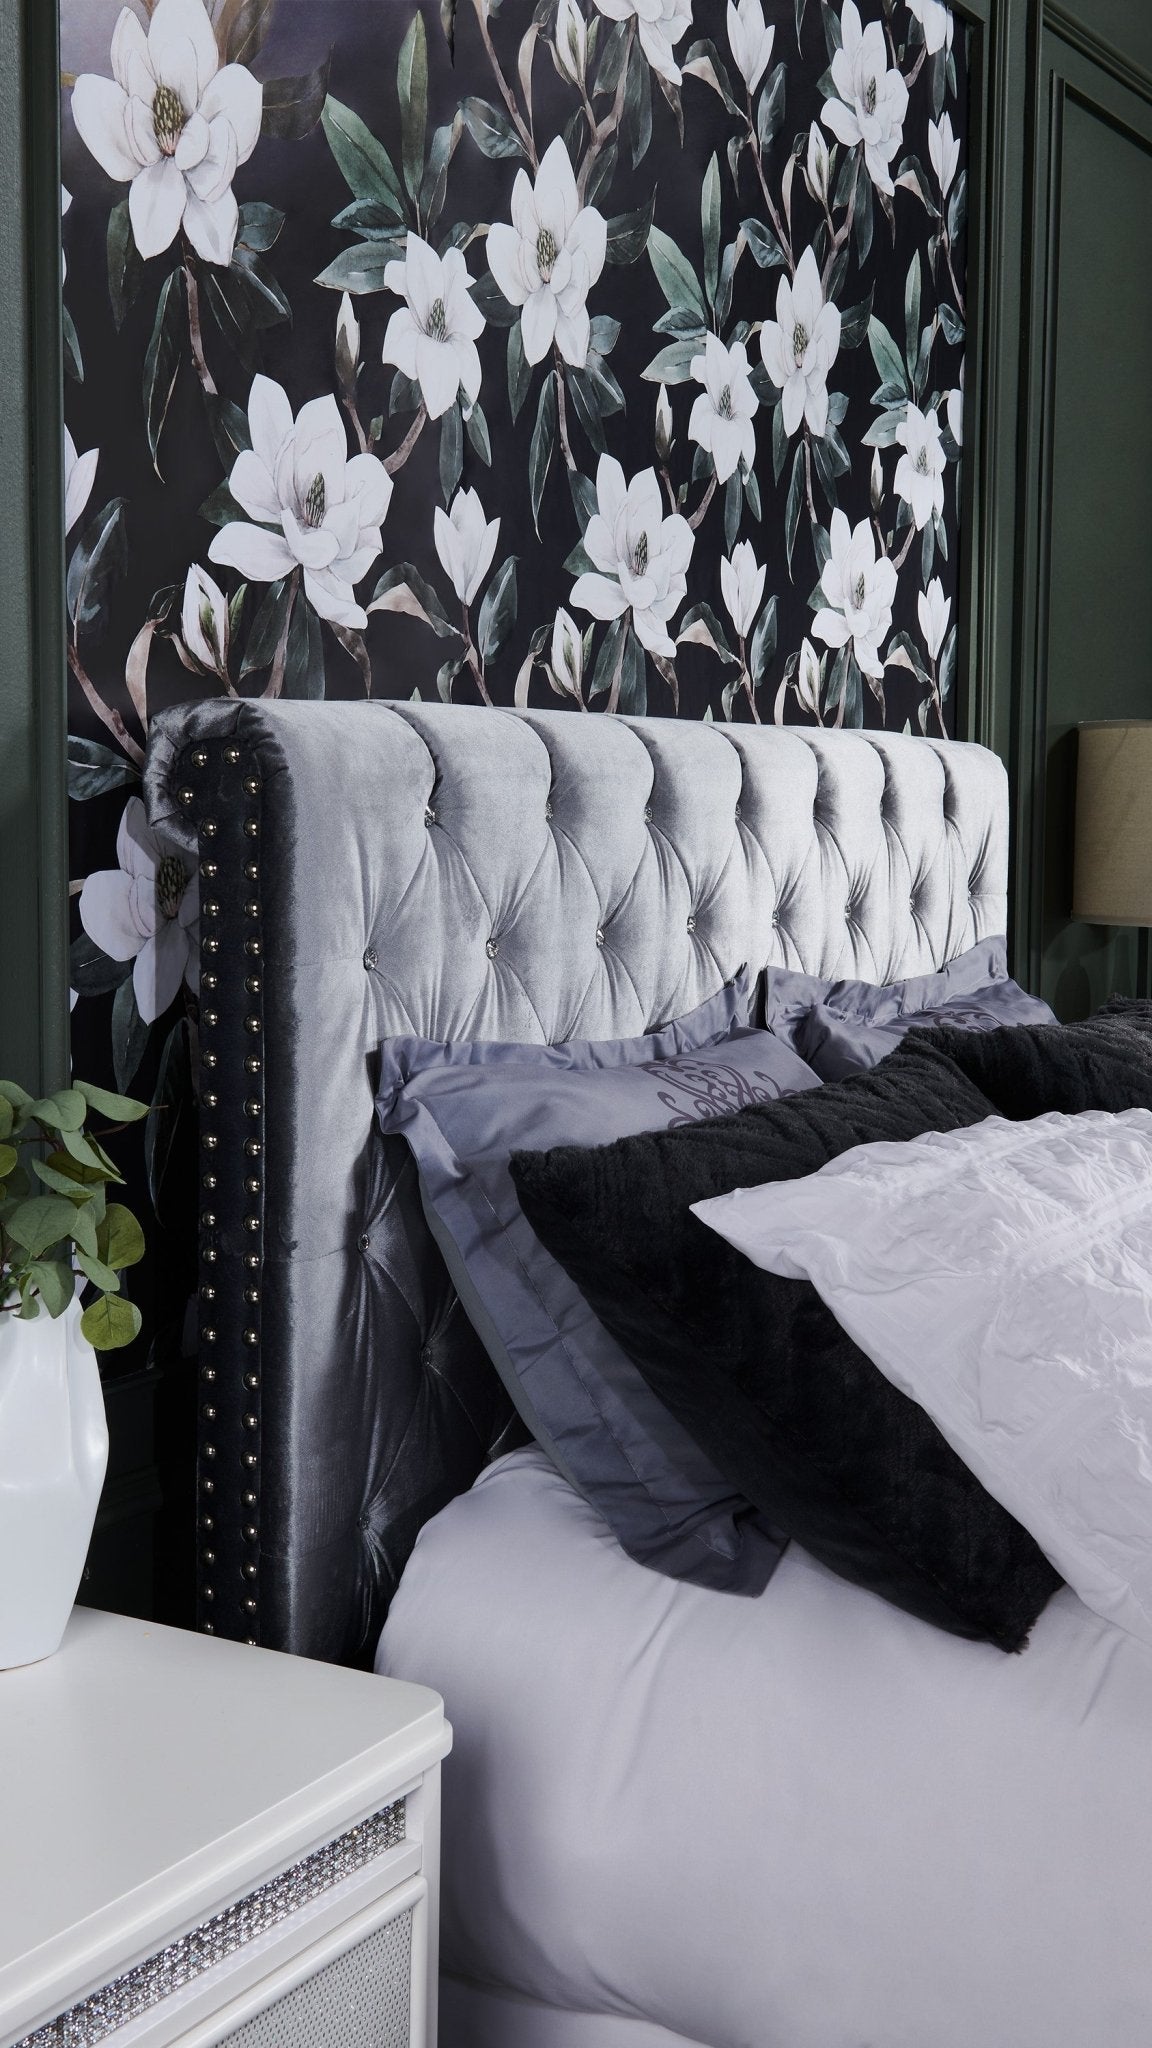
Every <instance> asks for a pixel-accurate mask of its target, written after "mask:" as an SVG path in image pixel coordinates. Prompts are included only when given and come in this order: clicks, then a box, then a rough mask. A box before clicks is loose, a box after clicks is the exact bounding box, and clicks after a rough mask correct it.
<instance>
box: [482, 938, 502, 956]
mask: <svg viewBox="0 0 1152 2048" xmlns="http://www.w3.org/2000/svg"><path fill="white" fill-rule="evenodd" d="M484 951H485V952H486V953H487V955H488V958H489V959H490V960H495V958H496V955H497V954H498V952H499V951H500V944H499V941H498V940H497V939H489V940H488V941H487V943H486V945H485V947H484Z"/></svg>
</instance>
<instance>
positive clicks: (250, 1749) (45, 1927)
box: [0, 1607, 451, 2048]
mask: <svg viewBox="0 0 1152 2048" xmlns="http://www.w3.org/2000/svg"><path fill="white" fill-rule="evenodd" d="M450 1743H451V1731H450V1730H449V1728H448V1726H447V1724H446V1723H445V1720H444V1713H443V1708H442V1706H441V1702H440V1700H439V1698H438V1697H437V1695H436V1694H435V1693H433V1692H429V1691H427V1690H425V1688H424V1687H423V1686H419V1685H405V1684H401V1683H399V1682H397V1681H394V1680H391V1679H382V1678H373V1677H370V1676H368V1675H367V1674H366V1673H363V1672H358V1671H343V1670H338V1669H336V1668H335V1667H333V1666H331V1665H327V1664H315V1663H311V1662H309V1661H307V1660H305V1659H303V1658H296V1657H281V1656H277V1655H275V1654H274V1653H273V1652H271V1651H269V1650H254V1649H248V1648H246V1647H244V1646H243V1645H241V1644H238V1643H228V1642H222V1641H219V1640H216V1639H214V1638H211V1637H208V1636H202V1635H191V1634H185V1633H183V1632H182V1631H181V1630H179V1629H168V1628H157V1627H154V1626H153V1625H152V1624H150V1623H147V1622H140V1621H129V1620H126V1619H125V1618H124V1617H123V1616H120V1615H114V1614H97V1613H94V1612H93V1611H92V1610H90V1609H85V1608H82V1607H78V1608H77V1609H76V1611H75V1613H74V1615H73V1617H72V1620H71V1622H70V1623H69V1626H68V1632H67V1635H66V1636H65V1638H64V1644H63V1647H62V1648H61V1650H60V1651H59V1653H58V1654H57V1655H56V1656H55V1657H51V1658H49V1659H48V1660H47V1661H46V1662H45V1663H43V1664H30V1665H27V1666H25V1667H24V1668H23V1669H22V1670H18V1671H4V1672H0V2048H12V2044H14V2043H20V2044H22V2048H90V2044H95V2043H97V2042H107V2043H108V2048H173V2044H179V2048H211V2044H214V2043H216V2042H231V2043H234V2044H237V2048H329V2044H331V2048H434V2043H435V2038H436V1964H437V1896H438V1894H437V1877H438V1870H437V1859H438V1852H439V1803H440V1759H441V1758H442V1757H443V1756H444V1755H445V1754H446V1752H447V1750H448V1748H449V1746H450Z"/></svg>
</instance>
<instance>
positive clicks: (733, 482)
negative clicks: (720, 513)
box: [724, 470, 744, 554]
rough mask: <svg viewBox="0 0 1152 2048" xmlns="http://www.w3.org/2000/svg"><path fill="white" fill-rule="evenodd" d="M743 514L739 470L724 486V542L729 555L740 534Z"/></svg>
mask: <svg viewBox="0 0 1152 2048" xmlns="http://www.w3.org/2000/svg"><path fill="white" fill-rule="evenodd" d="M743 514H744V486H743V484H742V483H741V481H740V472H739V470H737V471H735V473H734V474H733V475H732V476H730V477H729V479H728V481H727V483H726V484H725V486H724V540H725V544H726V546H727V549H728V553H729V554H731V553H732V550H733V548H734V547H735V545H736V537H737V535H738V534H739V532H740V521H741V519H742V517H743Z"/></svg>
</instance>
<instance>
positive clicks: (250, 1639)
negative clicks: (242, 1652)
mask: <svg viewBox="0 0 1152 2048" xmlns="http://www.w3.org/2000/svg"><path fill="white" fill-rule="evenodd" d="M244 1641H245V1643H246V1644H247V1646H248V1648H249V1649H250V1650H254V1649H255V1648H256V1638H255V1636H245V1638H244Z"/></svg>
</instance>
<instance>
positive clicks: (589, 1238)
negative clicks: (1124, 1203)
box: [512, 1033, 1060, 1650]
mask: <svg viewBox="0 0 1152 2048" xmlns="http://www.w3.org/2000/svg"><path fill="white" fill-rule="evenodd" d="M928 1036H929V1035H928V1034H926V1033H913V1034H910V1036H909V1037H908V1039H906V1040H905V1042H904V1044H903V1045H902V1046H900V1047H899V1048H898V1049H897V1050H896V1051H895V1052H893V1053H892V1054H890V1055H889V1057H888V1058H887V1059H886V1060H883V1061H882V1062H881V1064H880V1065H879V1066H877V1067H875V1068H873V1069H872V1070H871V1072H868V1073H864V1074H855V1075H853V1076H851V1077H850V1078H849V1079H847V1080H844V1081H836V1082H829V1083H828V1084H827V1085H826V1086H825V1087H823V1088H817V1089H812V1090H811V1091H810V1092H809V1093H808V1094H806V1095H795V1096H790V1097H787V1098H784V1099H782V1100H781V1101H779V1102H773V1103H770V1104H765V1105H762V1106H757V1107H756V1108H753V1109H749V1110H746V1111H744V1112H742V1113H741V1114H740V1115H738V1116H733V1117H725V1118H718V1119H716V1120H715V1121H712V1122H709V1123H705V1124H692V1125H689V1126H687V1127H685V1128H683V1129H680V1130H674V1131H662V1132H653V1133H651V1134H649V1135H645V1136H642V1137H636V1138H623V1139H620V1140H619V1141H618V1142H617V1143H616V1144H614V1145H606V1146H603V1147H600V1148H597V1149H587V1150H581V1149H577V1148H574V1147H558V1148H557V1149H555V1150H553V1151H551V1152H519V1153H517V1154H515V1155H514V1156H513V1159H512V1175H513V1179H514V1180H515V1183H516V1187H517V1191H518V1193H519V1196H520V1201H521V1204H522V1206H523V1209H524V1213H525V1214H526V1216H527V1217H528V1219H529V1221H530V1223H531V1224H532V1227H533V1229H534V1230H535V1231H537V1233H538V1234H539V1236H540V1238H541V1239H542V1240H543V1242H544V1244H545V1245H546V1246H547V1248H548V1250H549V1251H550V1252H551V1253H552V1255H553V1257H554V1258H557V1259H559V1261H560V1263H561V1264H562V1265H563V1266H564V1267H565V1268H566V1270H567V1271H568V1273H570V1274H571V1276H572V1278H573V1280H574V1281H575V1282H576V1284H577V1286H578V1287H579V1288H580V1289H581V1291H582V1293H583V1294H584V1295H585V1297H586V1299H587V1300H588V1302H589V1304H590V1305H591V1307H592V1308H593V1309H594V1311H595V1313H596V1314H597V1315H598V1316H599V1317H600V1319H601V1321H602V1322H603V1323H604V1324H605V1325H606V1326H607V1328H608V1329H609V1330H610V1331H611V1333H612V1335H613V1336H614V1337H615V1338H616V1340H617V1342H618V1343H619V1344H621V1345H622V1346H623V1348H624V1350H625V1351H626V1352H627V1353H628V1355H629V1356H630V1357H631V1358H632V1359H633V1360H634V1361H635V1363H636V1365H637V1366H638V1368H639V1370H640V1371H641V1372H642V1373H643V1375H644V1377H645V1379H646V1380H647V1381H648V1383H649V1385H650V1386H651V1387H652V1389H653V1391H654V1392H655V1393H656V1394H658V1395H659V1396H660V1398H661V1399H662V1400H663V1401H664V1402H665V1403H666V1404H667V1406H668V1407H669V1408H670V1409H671V1410H672V1412H673V1413H674V1414H675V1415H676V1416H677V1417H678V1418H679V1420H680V1422H681V1423H682V1424H683V1425H684V1427H685V1428H686V1429H688V1430H689V1431H690V1433H691V1434H692V1435H693V1436H694V1437H695V1438H696V1440H697V1442H698V1443H699V1444H700V1445H701V1447H702V1448H703V1449H704V1450H705V1451H706V1452H707V1454H708V1456H709V1457H710V1458H711V1459H712V1460H713V1461H714V1463H715V1465H716V1467H717V1470H718V1471H720V1472H722V1473H723V1474H724V1476H725V1478H727V1479H729V1480H730V1481H731V1483H732V1485H733V1486H735V1487H737V1488H739V1490H740V1491H741V1492H742V1493H743V1494H744V1496H745V1498H746V1499H748V1500H750V1501H752V1502H753V1503H754V1505H755V1506H756V1507H758V1508H760V1509H761V1510H763V1511H764V1512H765V1513H767V1514H768V1515H769V1516H770V1517H771V1519H772V1521H773V1523H774V1524H775V1525H776V1526H777V1527H780V1528H783V1529H786V1530H788V1531H789V1532H790V1533H791V1534H792V1535H794V1536H795V1537H796V1538H797V1539H798V1540H799V1541H800V1542H801V1543H803V1544H804V1546H805V1547H806V1549H808V1550H810V1551H811V1552H812V1553H813V1555H814V1556H816V1557H818V1558H820V1559H822V1560H823V1562H824V1563H825V1564H827V1565H829V1566H830V1567H831V1568H832V1570H833V1571H836V1572H839V1573H840V1574H841V1575H842V1576H843V1577H844V1578H847V1579H852V1580H854V1581H855V1582H856V1583H858V1584H860V1585H863V1586H868V1587H870V1588H871V1589H872V1590H873V1591H874V1592H876V1593H879V1594H882V1595H883V1597H884V1598H885V1599H887V1600H891V1601H893V1602H894V1603H895V1605H896V1606H898V1607H903V1608H906V1609H907V1610H908V1611H909V1612H910V1613H912V1614H917V1615H920V1616H922V1617H923V1619H924V1620H926V1621H931V1622H934V1623H936V1624H937V1625H938V1626H939V1627H941V1628H945V1629H949V1630H950V1631H951V1632H952V1633H953V1634H955V1635H962V1636H969V1637H974V1638H981V1639H987V1640H988V1641H990V1642H993V1643H996V1644H997V1645H998V1646H999V1647H1000V1648H1001V1649H1004V1650H1018V1649H1021V1648H1023V1646H1024V1643H1025V1642H1026V1640H1027V1636H1028V1631H1029V1629H1030V1627H1031V1625H1032V1623H1033V1621H1034V1620H1035V1619H1036V1616H1037V1615H1038V1614H1039V1612H1040V1610H1041V1608H1042V1607H1043V1606H1044V1604H1045V1602H1046V1600H1047V1599H1048V1598H1049V1596H1050V1594H1051V1593H1052V1592H1053V1590H1054V1589H1055V1587H1056V1586H1058V1585H1059V1583H1060V1580H1059V1576H1058V1574H1057V1573H1056V1572H1055V1571H1054V1570H1053V1569H1052V1567H1051V1565H1050V1564H1049V1563H1048V1561H1047V1559H1046V1558H1045V1557H1044V1556H1043V1554H1042V1552H1041V1551H1040V1550H1039V1549H1038V1547H1037V1545H1036V1543H1035V1542H1034V1541H1033V1539H1032V1537H1031V1536H1029V1535H1028V1534H1027V1532H1026V1531H1025V1530H1024V1529H1022V1528H1021V1527H1020V1525H1019V1523H1018V1522H1016V1521H1015V1520H1014V1519H1013V1518H1012V1516H1011V1515H1009V1514H1007V1513H1006V1512H1005V1510H1004V1509H1003V1508H1001V1507H1000V1506H998V1504H997V1503H996V1502H995V1501H994V1500H992V1498H991V1497H990V1495H989V1494H987V1493H986V1492H985V1491H984V1488H983V1487H982V1486H981V1485H980V1484H979V1482H978V1481H977V1480H976V1479H975V1478H974V1477H973V1475H972V1474H971V1473H970V1472H969V1470H968V1468H967V1466H966V1465H964V1464H963V1463H962V1461H961V1460H960V1459H959V1458H958V1457H957V1456H956V1454H955V1452H954V1451H952V1450H951V1449H950V1448H949V1446H948V1445H947V1444H946V1443H945V1441H944V1438H943V1437H942V1436H941V1435H940V1432H939V1431H938V1430H937V1428H936V1426H935V1424H934V1423H933V1422H931V1421H930V1420H929V1418H928V1416H927V1415H926V1414H925V1413H924V1411H923V1409H922V1408H920V1407H918V1406H917V1405H916V1403H915V1402H913V1401H910V1400H909V1399H908V1397H907V1396H906V1395H904V1394H902V1393H900V1392H899V1391H898V1389H897V1388H895V1387H893V1386H892V1385H891V1384H890V1383H889V1382H888V1381H887V1380H886V1379H885V1378H884V1376H883V1374H882V1373H880V1372H879V1371H878V1370H877V1369H876V1367H875V1366H874V1365H873V1364H872V1363H871V1361H870V1360H869V1359H868V1358H866V1357H865V1355H864V1353H863V1352H862V1351H860V1350H858V1349H857V1347H856V1345H855V1344H853V1343H852V1341H851V1339H850V1338H849V1337H847V1336H846V1335H845V1333H844V1332H843V1330H841V1328H840V1326H839V1324H838V1323H837V1322H836V1320H835V1318H834V1317H833V1316H832V1314H831V1312H830V1311H829V1310H828V1309H827V1308H826V1307H825V1306H824V1303H823V1302H822V1301H821V1300H820V1297H819V1295H818V1294H817V1293H816V1291H815V1289H814V1288H813V1287H812V1286H811V1285H810V1284H809V1283H808V1282H807V1281H798V1280H781V1279H777V1278H775V1277H774V1276H773V1275H771V1274H768V1273H762V1272H760V1271H759V1270H758V1268H757V1267H755V1266H753V1265H752V1264H751V1263H750V1262H749V1261H748V1260H747V1259H745V1258H743V1257H742V1256H741V1255H740V1253H739V1252H736V1251H734V1250H733V1248H732V1247H731V1246H730V1245H728V1244H726V1243H725V1242H724V1241H723V1240H722V1239H721V1238H719V1237H717V1235H716V1233H715V1232H714V1231H711V1230H708V1229H706V1228H705V1226H704V1225H703V1224H702V1223H699V1222H698V1221H697V1220H696V1218H695V1217H694V1216H692V1215H690V1214H689V1203H691V1202H696V1201H701V1200H703V1199H704V1198H705V1197H706V1196H709V1195H717V1194H722V1193H723V1192H725V1191H726V1190H727V1189H729V1188H733V1187H741V1186H756V1185H758V1184H760V1183H762V1182H764V1181H776V1180H790V1179H796V1178H798V1177H799V1176H800V1175H802V1174H807V1173H813V1172H815V1171H816V1169H817V1168H818V1167H820V1166H822V1165H823V1164H824V1163H825V1161H826V1160H829V1159H833V1158H835V1157H836V1156H837V1155H838V1154H839V1153H841V1152H846V1151H847V1150H848V1149H849V1148H850V1147H851V1146H853V1145H858V1144H864V1143H868V1142H871V1141H874V1140H880V1139H888V1140H891V1139H904V1138H911V1137H917V1136H919V1135H921V1134H922V1133H923V1132H925V1131H950V1130H956V1129H958V1128H960V1127H961V1126H964V1125H968V1124H973V1123H980V1122H982V1121H983V1119H984V1118H985V1117H986V1116H988V1115H990V1114H991V1109H990V1105H989V1103H988V1102H987V1101H986V1100H985V1098H984V1096H983V1095H982V1094H981V1093H980V1092H979V1090H978V1089H977V1088H975V1087H974V1086H973V1085H972V1083H971V1082H970V1081H968V1080H967V1079H966V1078H965V1077H964V1076H963V1075H962V1074H961V1073H959V1072H958V1070H957V1068H956V1067H955V1066H954V1065H953V1064H952V1063H951V1061H950V1060H949V1059H948V1058H947V1057H946V1056H945V1055H944V1054H943V1053H941V1052H940V1051H939V1049H938V1048H937V1047H935V1046H934V1045H932V1044H930V1043H929V1042H928ZM925 1342H926V1343H931V1331H925Z"/></svg>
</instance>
